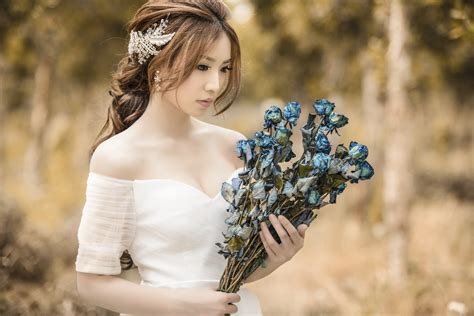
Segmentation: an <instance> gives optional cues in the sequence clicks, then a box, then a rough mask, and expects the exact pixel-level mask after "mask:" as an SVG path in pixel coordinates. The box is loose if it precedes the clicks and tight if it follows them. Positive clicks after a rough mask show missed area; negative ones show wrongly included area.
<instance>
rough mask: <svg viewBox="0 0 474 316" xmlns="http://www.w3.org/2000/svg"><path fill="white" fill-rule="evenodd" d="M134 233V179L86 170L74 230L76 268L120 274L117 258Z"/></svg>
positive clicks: (126, 246)
mask: <svg viewBox="0 0 474 316" xmlns="http://www.w3.org/2000/svg"><path fill="white" fill-rule="evenodd" d="M134 236H135V209H134V197H133V181H132V180H124V179H117V178H113V177H108V176H105V175H100V174H96V173H93V172H89V175H88V178H87V186H86V200H85V204H84V207H83V209H82V215H81V221H80V223H79V227H78V231H77V239H78V242H79V246H78V251H77V257H76V271H78V272H87V273H95V274H107V275H113V274H120V272H121V267H120V257H121V255H122V252H123V251H124V250H125V249H128V247H129V246H130V245H131V243H132V241H133V238H134Z"/></svg>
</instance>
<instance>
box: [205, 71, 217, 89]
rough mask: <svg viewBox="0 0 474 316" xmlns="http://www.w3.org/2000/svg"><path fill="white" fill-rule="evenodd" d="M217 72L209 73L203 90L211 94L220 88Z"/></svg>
mask: <svg viewBox="0 0 474 316" xmlns="http://www.w3.org/2000/svg"><path fill="white" fill-rule="evenodd" d="M219 76H220V75H219V72H218V71H209V76H208V78H207V81H206V86H205V90H206V91H208V92H212V93H217V91H219V88H220V77H219Z"/></svg>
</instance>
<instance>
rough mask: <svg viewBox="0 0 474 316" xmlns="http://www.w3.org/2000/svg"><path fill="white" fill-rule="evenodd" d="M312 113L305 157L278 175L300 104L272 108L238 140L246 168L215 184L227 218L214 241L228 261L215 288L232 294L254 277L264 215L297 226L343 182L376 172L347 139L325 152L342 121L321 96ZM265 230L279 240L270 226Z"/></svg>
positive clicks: (261, 253) (261, 255)
mask: <svg viewBox="0 0 474 316" xmlns="http://www.w3.org/2000/svg"><path fill="white" fill-rule="evenodd" d="M313 108H314V110H315V113H309V115H308V119H307V121H306V125H304V126H303V127H302V128H301V129H300V130H301V133H302V141H303V149H304V150H303V154H302V156H301V157H300V158H299V159H298V160H297V161H295V162H294V163H292V165H291V167H289V168H287V169H286V170H284V171H282V169H281V167H280V163H282V162H289V161H291V159H292V158H294V157H296V155H295V154H294V153H293V151H292V145H293V142H292V141H291V139H290V138H291V135H292V133H293V132H292V128H293V126H296V124H297V121H298V119H299V116H300V114H301V106H300V104H299V103H298V102H294V101H293V102H289V103H288V104H287V105H286V106H285V107H284V109H283V111H282V110H281V109H280V108H279V107H277V106H271V107H270V108H268V109H267V110H266V111H265V114H264V124H263V127H264V129H263V130H262V131H258V132H256V133H255V138H254V139H244V140H239V141H238V142H237V143H236V152H237V155H238V157H239V158H240V159H241V160H243V161H244V168H243V171H241V172H240V173H239V174H238V176H237V177H235V178H233V179H232V180H231V183H228V182H224V183H223V184H222V187H221V194H222V196H223V197H224V199H225V200H226V201H227V202H229V207H228V208H227V212H229V213H230V216H229V217H228V218H227V219H226V220H225V223H226V224H227V225H228V227H227V232H226V233H223V235H224V238H225V240H224V242H223V244H221V243H216V245H217V246H218V247H219V251H218V253H219V254H221V255H223V256H224V257H225V258H226V259H227V264H226V268H225V270H224V272H223V274H222V276H221V279H220V282H219V287H218V289H217V290H218V291H222V292H227V293H236V292H238V291H239V289H240V286H241V285H242V284H243V281H244V280H245V279H246V278H247V277H248V276H249V275H250V274H251V273H252V272H254V271H255V270H256V269H257V268H258V267H259V266H262V267H265V259H266V251H265V250H264V246H263V244H262V242H261V240H260V238H259V230H260V229H259V227H260V223H261V222H262V221H265V222H266V223H267V224H271V222H270V221H269V219H268V217H269V215H270V214H275V215H276V216H278V215H284V216H285V217H286V218H287V219H288V220H289V221H290V222H291V223H292V224H293V226H295V227H298V225H300V224H306V225H308V226H309V225H310V224H311V222H312V221H313V220H314V219H315V218H316V216H317V213H315V210H317V209H320V208H321V207H323V206H325V205H327V204H332V203H336V198H337V196H338V195H339V194H341V193H342V192H343V191H344V190H345V189H346V187H347V182H349V183H358V181H359V180H367V179H370V178H371V177H372V176H373V175H374V170H373V168H372V166H371V165H370V164H369V163H368V162H367V161H366V158H367V156H368V148H367V147H366V146H365V145H362V144H359V143H357V142H355V141H351V142H350V144H349V148H346V147H345V146H344V145H343V144H339V145H337V146H336V148H335V150H334V153H332V154H331V147H332V146H331V144H330V142H329V140H328V137H327V136H328V134H332V133H333V132H335V133H336V134H337V135H339V133H338V130H337V129H338V128H341V127H343V126H344V125H346V124H347V123H348V121H349V120H348V118H347V117H346V116H344V115H342V114H339V113H336V112H334V108H335V105H334V103H332V102H330V101H328V100H326V99H318V100H316V101H315V102H314V104H313ZM316 119H317V120H316ZM315 121H316V122H315ZM327 196H329V201H327V199H326V197H327ZM268 226H269V227H270V232H271V233H272V236H273V238H274V239H275V240H276V241H277V242H279V243H280V242H281V241H280V238H279V236H278V234H277V233H276V231H275V229H274V228H273V227H272V226H271V225H268Z"/></svg>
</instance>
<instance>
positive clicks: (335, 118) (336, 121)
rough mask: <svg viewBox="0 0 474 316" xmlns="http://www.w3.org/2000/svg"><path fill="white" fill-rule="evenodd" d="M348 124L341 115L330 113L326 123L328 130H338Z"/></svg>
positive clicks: (346, 119) (345, 118) (347, 120)
mask: <svg viewBox="0 0 474 316" xmlns="http://www.w3.org/2000/svg"><path fill="white" fill-rule="evenodd" d="M348 122H349V119H348V118H347V117H346V116H344V115H343V114H339V113H336V112H332V113H331V114H330V115H329V117H328V119H327V121H326V123H327V125H328V126H329V127H330V128H340V127H343V126H344V125H346V124H347V123H348Z"/></svg>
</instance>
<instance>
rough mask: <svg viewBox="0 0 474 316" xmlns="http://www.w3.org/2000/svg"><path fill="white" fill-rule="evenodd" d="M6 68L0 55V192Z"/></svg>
mask: <svg viewBox="0 0 474 316" xmlns="http://www.w3.org/2000/svg"><path fill="white" fill-rule="evenodd" d="M6 72H7V66H6V63H5V61H4V59H3V56H2V55H1V54H0V192H3V187H4V185H5V180H6V176H7V175H6V140H5V137H6V136H5V135H6V134H7V130H6V129H7V127H6V122H7V119H6V115H7V104H6V100H5V98H6V97H5V83H6V77H7V75H6Z"/></svg>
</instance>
